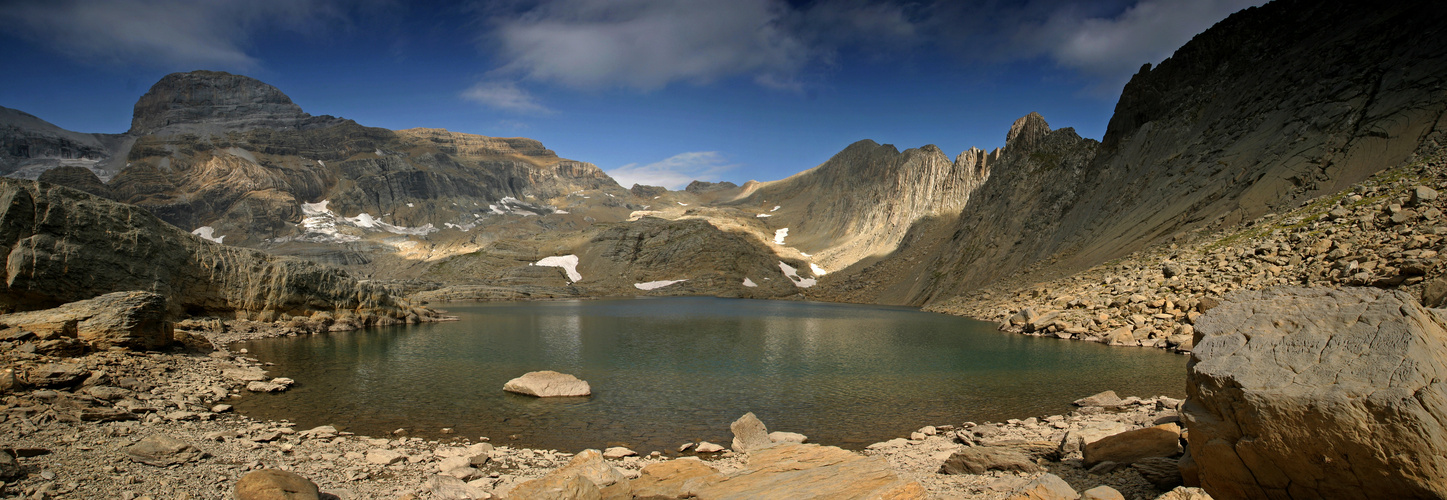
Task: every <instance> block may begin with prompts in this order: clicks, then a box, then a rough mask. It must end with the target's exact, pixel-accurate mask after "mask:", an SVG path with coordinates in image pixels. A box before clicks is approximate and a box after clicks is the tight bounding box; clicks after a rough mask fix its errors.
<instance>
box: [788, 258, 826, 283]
mask: <svg viewBox="0 0 1447 500" xmlns="http://www.w3.org/2000/svg"><path fill="white" fill-rule="evenodd" d="M779 270H781V271H784V277H786V278H789V281H792V282H794V286H797V287H799V288H809V287H811V286H814V284H816V283H818V282H819V281H818V280H815V279H814V278H800V277H799V270H798V269H795V268H794V266H790V265H788V264H785V263H784V261H779Z"/></svg>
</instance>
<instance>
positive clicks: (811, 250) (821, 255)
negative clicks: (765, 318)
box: [732, 140, 998, 270]
mask: <svg viewBox="0 0 1447 500" xmlns="http://www.w3.org/2000/svg"><path fill="white" fill-rule="evenodd" d="M997 158H998V152H996V153H985V152H983V151H980V150H977V149H972V150H970V151H966V152H963V153H960V155H959V156H958V157H957V158H956V159H955V160H954V161H951V160H950V158H949V157H948V156H945V154H944V152H942V151H940V149H939V148H937V147H935V146H932V145H931V146H925V147H922V148H916V149H908V150H905V151H903V152H900V151H899V150H898V149H895V147H894V146H891V145H887V144H886V145H880V144H877V143H875V142H874V141H870V140H863V141H859V142H856V143H854V144H851V145H850V146H849V147H848V148H845V149H844V150H843V151H840V152H839V153H838V154H836V155H834V157H833V158H830V159H829V161H826V162H824V163H823V164H822V165H819V166H818V167H815V168H813V169H810V170H807V171H804V172H802V173H799V174H798V175H795V176H793V177H789V178H787V179H784V180H781V181H776V182H770V183H765V184H764V185H763V186H761V187H757V188H756V189H754V190H753V191H752V193H751V194H749V195H748V196H747V197H746V198H744V199H742V200H740V201H737V202H735V203H733V204H732V205H734V206H737V207H741V208H746V209H754V210H755V211H757V212H758V216H760V218H762V219H765V222H766V223H767V224H768V225H769V226H770V227H773V228H777V229H776V230H781V229H786V230H787V231H786V234H784V238H783V240H784V243H783V244H784V245H787V246H789V247H793V248H797V249H799V250H800V251H802V252H804V253H807V254H810V255H812V256H813V261H814V262H816V263H818V264H819V265H821V266H823V267H824V268H825V269H828V270H840V269H844V268H846V267H848V266H850V265H853V264H854V263H856V262H859V261H860V260H862V259H865V258H869V257H878V256H883V255H886V254H888V253H889V252H892V251H894V250H895V248H896V247H897V246H898V245H899V242H900V241H901V240H903V239H904V236H905V233H906V232H907V231H908V230H909V227H910V225H911V224H913V223H914V222H915V221H916V220H919V219H921V218H924V217H929V216H939V215H949V216H953V215H955V214H958V213H959V211H960V208H961V207H964V206H965V204H966V203H967V202H968V201H969V200H970V196H971V193H973V192H974V191H975V189H976V188H977V187H979V186H980V184H981V183H983V182H984V181H985V179H987V178H989V176H990V168H991V162H992V161H994V160H995V159H997ZM775 207H777V208H775Z"/></svg>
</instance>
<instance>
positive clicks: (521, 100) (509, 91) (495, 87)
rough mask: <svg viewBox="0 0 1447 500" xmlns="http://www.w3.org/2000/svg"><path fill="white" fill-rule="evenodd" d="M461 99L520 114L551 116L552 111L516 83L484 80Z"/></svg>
mask: <svg viewBox="0 0 1447 500" xmlns="http://www.w3.org/2000/svg"><path fill="white" fill-rule="evenodd" d="M462 98H463V99H467V100H469V101H472V102H475V103H478V104H481V105H483V106H487V107H490V108H494V109H500V110H503V111H509V112H513V113H520V114H532V115H539V114H551V113H552V112H553V110H551V109H549V108H548V107H547V106H543V105H542V104H541V103H539V102H538V100H537V99H536V98H534V97H533V95H532V93H530V92H528V91H527V90H525V89H523V88H520V87H518V85H517V83H516V82H511V81H499V80H484V81H481V82H478V83H477V85H473V86H472V88H469V89H467V90H465V91H463V92H462Z"/></svg>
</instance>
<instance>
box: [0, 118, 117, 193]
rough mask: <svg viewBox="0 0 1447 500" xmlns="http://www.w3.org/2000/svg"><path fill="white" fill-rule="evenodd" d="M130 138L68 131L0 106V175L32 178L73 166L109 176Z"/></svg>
mask: <svg viewBox="0 0 1447 500" xmlns="http://www.w3.org/2000/svg"><path fill="white" fill-rule="evenodd" d="M130 140H131V138H130V136H127V135H123V134H86V133H81V132H71V131H69V130H65V129H62V128H60V127H57V126H55V125H54V124H51V123H50V122H47V121H45V120H41V119H40V118H36V117H35V116H32V115H31V114H29V113H26V112H24V111H20V110H15V109H10V108H6V107H0V175H4V176H6V177H17V178H22V179H34V178H36V177H37V176H39V175H40V174H41V173H43V172H45V171H46V170H49V169H52V168H56V167H60V166H73V167H81V168H85V169H88V170H91V171H92V172H95V173H96V174H97V175H99V176H101V177H103V178H106V179H109V178H110V177H111V176H113V175H115V173H116V172H117V171H118V170H120V168H121V167H122V166H124V165H125V154H124V150H125V149H127V148H129V147H130ZM117 151H120V152H121V154H120V155H119V157H117V155H116V153H117Z"/></svg>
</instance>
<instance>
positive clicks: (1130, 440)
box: [1083, 423, 1184, 468]
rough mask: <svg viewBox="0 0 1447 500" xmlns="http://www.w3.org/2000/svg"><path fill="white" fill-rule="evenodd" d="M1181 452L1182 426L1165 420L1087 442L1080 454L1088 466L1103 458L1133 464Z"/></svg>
mask: <svg viewBox="0 0 1447 500" xmlns="http://www.w3.org/2000/svg"><path fill="white" fill-rule="evenodd" d="M1182 451H1184V448H1182V447H1181V427H1180V426H1178V425H1176V424H1173V423H1168V424H1161V425H1157V426H1154V427H1146V428H1144V429H1136V430H1133V431H1126V432H1122V433H1120V434H1115V435H1111V436H1106V437H1103V438H1100V439H1099V440H1096V441H1095V442H1092V443H1087V444H1086V445H1085V449H1084V450H1083V452H1084V453H1083V454H1084V458H1085V466H1086V467H1087V468H1089V467H1094V466H1095V464H1098V463H1101V462H1106V461H1110V462H1118V463H1122V464H1132V463H1135V462H1136V461H1138V460H1140V459H1143V458H1149V457H1173V456H1176V455H1180V454H1181V452H1182Z"/></svg>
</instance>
